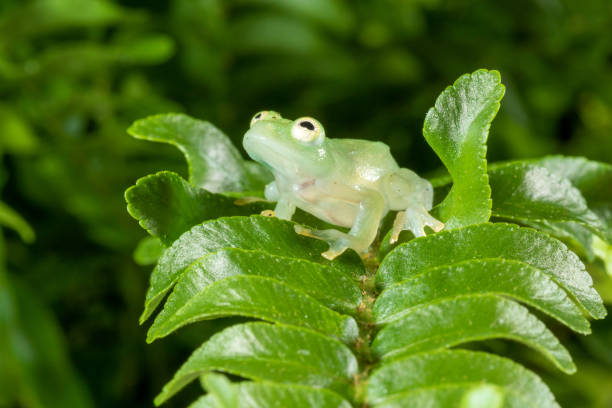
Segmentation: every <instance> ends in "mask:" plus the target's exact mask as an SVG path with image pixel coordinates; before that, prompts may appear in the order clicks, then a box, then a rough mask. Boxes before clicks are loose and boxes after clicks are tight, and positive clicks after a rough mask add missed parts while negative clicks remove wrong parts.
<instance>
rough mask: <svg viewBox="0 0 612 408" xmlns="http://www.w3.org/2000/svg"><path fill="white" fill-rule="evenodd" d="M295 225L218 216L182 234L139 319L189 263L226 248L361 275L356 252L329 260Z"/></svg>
mask: <svg viewBox="0 0 612 408" xmlns="http://www.w3.org/2000/svg"><path fill="white" fill-rule="evenodd" d="M294 225H295V224H293V223H291V222H289V221H283V220H279V219H278V218H275V217H264V216H251V217H229V218H219V219H217V220H214V221H207V222H205V223H202V224H200V225H196V226H195V227H193V228H192V229H191V230H189V231H188V232H186V233H184V234H183V235H181V237H180V238H179V239H177V240H176V241H175V242H174V243H173V244H172V246H171V247H170V248H168V249H167V250H166V251H165V252H164V254H163V256H162V257H161V258H160V260H159V263H158V264H157V266H156V268H155V269H154V270H153V273H152V274H151V286H150V287H149V290H148V291H147V296H146V300H145V310H144V312H143V314H142V316H141V319H140V321H141V322H143V321H145V320H146V319H147V318H148V317H149V316H150V315H151V313H153V311H154V309H155V308H156V307H157V305H158V304H159V302H160V301H161V300H162V298H163V296H164V295H165V294H166V293H167V292H168V291H169V290H170V289H171V288H172V286H173V285H174V284H175V283H176V281H177V280H178V279H179V278H180V277H181V275H182V274H183V272H184V271H185V269H186V268H187V267H188V266H189V265H191V264H192V263H193V262H195V261H197V260H198V259H199V258H202V257H204V256H206V255H208V254H210V253H212V252H216V251H218V250H220V249H224V248H243V249H247V250H259V251H262V252H265V253H268V254H272V255H279V256H286V257H291V258H298V259H304V260H309V261H314V262H316V263H319V264H322V265H329V266H333V267H335V268H338V269H339V270H340V271H341V272H342V273H345V274H348V275H350V276H360V275H361V274H362V272H363V264H362V263H361V259H360V258H359V257H358V256H357V255H356V254H355V253H348V254H347V255H345V256H342V257H339V258H337V259H335V260H334V261H331V262H330V261H327V260H326V259H325V258H323V257H322V256H321V253H322V252H323V251H324V250H325V249H326V244H325V243H324V242H322V241H318V240H313V239H310V238H306V237H303V236H301V235H298V234H297V233H296V232H295V231H294V229H293V226H294Z"/></svg>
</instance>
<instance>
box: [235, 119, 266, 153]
mask: <svg viewBox="0 0 612 408" xmlns="http://www.w3.org/2000/svg"><path fill="white" fill-rule="evenodd" d="M267 126H269V125H268V124H267V123H265V122H257V123H254V124H253V126H251V128H250V129H249V130H247V132H246V133H245V134H244V137H243V138H242V146H243V147H244V150H246V152H247V154H248V155H249V156H251V158H252V159H253V160H257V159H258V157H260V156H261V153H263V152H261V150H262V149H266V145H267V143H266V137H265V136H264V135H265V134H266V127H267Z"/></svg>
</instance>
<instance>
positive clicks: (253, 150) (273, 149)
mask: <svg viewBox="0 0 612 408" xmlns="http://www.w3.org/2000/svg"><path fill="white" fill-rule="evenodd" d="M242 145H243V146H244V149H245V150H246V152H247V153H248V155H249V156H251V158H252V159H253V160H255V161H257V162H259V163H261V164H263V165H264V166H266V167H268V168H269V169H270V170H272V172H274V173H275V174H278V173H280V174H285V175H288V176H317V175H318V174H324V173H325V172H327V171H328V170H329V167H330V166H331V163H330V162H331V161H332V159H331V158H330V157H329V156H328V152H327V148H326V140H325V131H324V130H323V126H321V124H320V123H319V122H318V121H317V120H315V119H313V118H308V117H303V118H299V119H297V120H293V121H292V120H289V119H284V118H282V117H281V115H280V114H278V113H277V112H274V111H262V112H259V113H257V114H256V115H255V116H253V119H252V120H251V127H250V129H249V130H248V132H246V134H245V135H244V139H243V141H242Z"/></svg>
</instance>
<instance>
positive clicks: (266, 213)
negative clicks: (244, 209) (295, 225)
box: [259, 210, 274, 217]
mask: <svg viewBox="0 0 612 408" xmlns="http://www.w3.org/2000/svg"><path fill="white" fill-rule="evenodd" d="M259 215H263V216H264V217H274V210H263V211H262V212H260V213H259Z"/></svg>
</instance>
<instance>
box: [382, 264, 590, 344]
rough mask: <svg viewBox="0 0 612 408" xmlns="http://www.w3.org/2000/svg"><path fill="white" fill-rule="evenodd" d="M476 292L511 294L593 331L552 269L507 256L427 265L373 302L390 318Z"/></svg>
mask: <svg viewBox="0 0 612 408" xmlns="http://www.w3.org/2000/svg"><path fill="white" fill-rule="evenodd" d="M472 294H476V295H479V294H498V295H503V296H508V297H511V298H514V299H516V300H518V301H520V302H523V303H526V304H528V305H530V306H533V307H535V308H537V309H539V310H540V311H542V312H544V313H546V314H548V315H550V316H552V317H554V318H555V319H557V320H559V321H560V322H562V323H563V324H565V325H567V326H569V327H570V328H572V329H573V330H575V331H577V332H579V333H583V334H588V333H590V326H589V322H588V320H587V319H586V318H585V317H584V315H583V314H582V311H581V310H580V308H579V307H578V306H577V305H576V304H575V303H574V302H573V301H572V300H571V299H570V298H569V297H568V295H567V293H566V292H565V291H564V290H563V289H562V288H561V287H560V286H559V284H558V283H557V282H556V281H555V280H554V279H553V278H552V277H551V276H550V275H548V274H546V273H545V272H542V271H541V270H539V269H537V268H534V267H533V266H530V265H528V264H526V263H524V262H517V261H510V260H504V259H473V260H469V261H462V262H458V263H455V264H452V265H444V266H439V267H434V268H430V269H425V270H423V271H422V272H420V273H419V274H417V275H414V276H412V277H411V278H409V279H408V280H405V281H403V282H398V283H395V284H393V285H391V286H389V287H388V288H387V289H386V290H384V291H383V292H382V293H381V294H380V296H379V297H378V299H377V300H376V303H375V304H374V316H375V319H376V321H377V322H378V323H386V322H390V321H393V320H396V319H399V318H401V317H402V316H404V315H406V314H407V313H410V312H411V310H412V308H414V307H417V306H420V305H423V304H431V303H435V302H437V301H439V300H440V299H450V298H455V297H458V296H469V295H472Z"/></svg>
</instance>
